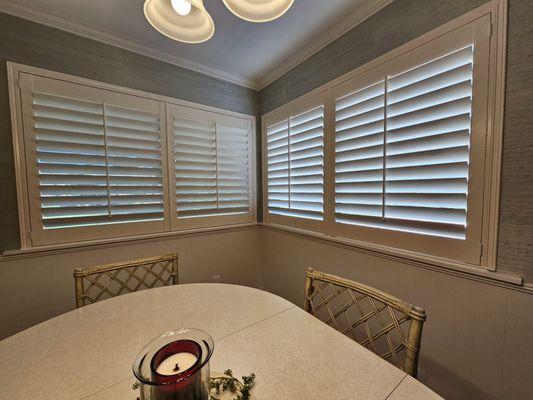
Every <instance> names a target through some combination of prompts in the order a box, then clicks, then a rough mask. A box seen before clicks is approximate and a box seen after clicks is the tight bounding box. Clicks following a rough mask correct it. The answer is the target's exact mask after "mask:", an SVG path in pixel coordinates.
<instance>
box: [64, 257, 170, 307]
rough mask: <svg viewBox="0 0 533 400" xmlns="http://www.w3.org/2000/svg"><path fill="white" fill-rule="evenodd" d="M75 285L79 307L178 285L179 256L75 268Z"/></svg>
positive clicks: (77, 305)
mask: <svg viewBox="0 0 533 400" xmlns="http://www.w3.org/2000/svg"><path fill="white" fill-rule="evenodd" d="M74 283H75V290H76V307H77V308H79V307H83V306H85V305H87V304H90V303H96V302H97V301H99V300H104V299H107V298H110V297H115V296H119V295H121V294H125V293H131V292H136V291H138V290H142V289H150V288H153V287H158V286H169V285H177V284H178V283H179V279H178V255H177V254H176V253H172V254H169V255H166V256H160V257H149V258H142V259H138V260H129V261H125V262H119V263H113V264H105V265H97V266H94V267H90V268H76V269H75V270H74Z"/></svg>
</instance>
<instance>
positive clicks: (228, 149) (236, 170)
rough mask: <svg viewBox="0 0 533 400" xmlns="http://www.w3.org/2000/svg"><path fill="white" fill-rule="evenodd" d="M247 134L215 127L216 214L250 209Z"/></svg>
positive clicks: (237, 129) (248, 132)
mask: <svg viewBox="0 0 533 400" xmlns="http://www.w3.org/2000/svg"><path fill="white" fill-rule="evenodd" d="M249 136H250V131H249V130H247V129H242V128H233V127H231V126H224V125H222V124H218V125H217V181H218V186H217V191H218V211H219V213H243V212H248V211H249V209H250V185H251V182H250V173H249V164H250V159H249V149H250V138H249Z"/></svg>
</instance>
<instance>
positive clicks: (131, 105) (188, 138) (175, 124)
mask: <svg viewBox="0 0 533 400" xmlns="http://www.w3.org/2000/svg"><path fill="white" fill-rule="evenodd" d="M10 68H12V70H13V73H14V75H15V78H16V79H12V81H14V82H11V84H12V88H11V89H12V93H15V95H16V96H17V97H18V98H19V101H18V102H17V104H20V108H18V107H15V112H16V113H18V115H19V122H20V124H19V125H18V126H20V127H21V129H15V130H14V138H15V150H16V151H17V149H18V150H19V153H18V154H19V159H20V160H25V163H24V164H23V165H20V167H21V169H22V170H23V171H25V173H21V174H19V176H18V177H17V178H18V185H19V186H18V187H19V194H21V196H20V197H19V199H20V198H22V199H23V201H22V202H21V205H20V208H21V212H20V214H21V215H20V218H21V228H22V229H21V236H22V238H23V240H22V242H23V247H31V246H40V245H49V244H58V243H67V242H74V241H83V240H94V239H102V238H113V237H120V236H132V235H140V234H151V233H161V232H168V231H177V230H180V229H190V228H198V227H211V226H217V225H227V224H238V223H246V222H252V221H253V220H254V215H253V208H254V207H253V191H252V190H253V176H252V171H253V168H252V165H253V164H252V162H253V128H252V127H253V118H251V117H245V116H237V115H232V113H225V112H224V111H222V110H221V111H215V110H213V111H212V110H206V109H200V108H193V107H189V106H183V105H177V104H172V103H170V102H168V101H163V100H162V99H159V98H157V96H152V95H149V94H143V93H141V94H138V93H135V95H133V94H129V93H126V91H127V90H125V89H120V88H114V87H110V86H109V85H105V84H99V83H97V82H90V81H85V80H82V79H78V78H74V77H69V76H65V75H62V74H54V73H50V72H48V71H42V70H37V69H34V68H31V67H25V66H19V65H13V64H12V65H11V66H10ZM35 72H39V73H35ZM16 82H18V84H16ZM14 126H17V125H14ZM168 171H172V172H171V173H168Z"/></svg>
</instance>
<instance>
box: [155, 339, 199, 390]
mask: <svg viewBox="0 0 533 400" xmlns="http://www.w3.org/2000/svg"><path fill="white" fill-rule="evenodd" d="M201 366H202V348H201V347H200V345H199V344H198V343H196V342H195V341H193V340H176V341H174V342H171V343H169V344H167V345H165V346H163V347H162V348H161V349H159V350H158V351H157V352H156V353H155V354H154V356H153V357H152V360H151V362H150V370H151V375H152V382H153V383H155V384H156V385H154V386H152V398H153V399H154V400H197V399H198V400H199V399H201V398H202V387H201V373H200V369H201Z"/></svg>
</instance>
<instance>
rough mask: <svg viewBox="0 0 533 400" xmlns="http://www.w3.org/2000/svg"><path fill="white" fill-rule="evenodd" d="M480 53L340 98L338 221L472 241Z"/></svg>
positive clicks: (455, 56)
mask: <svg viewBox="0 0 533 400" xmlns="http://www.w3.org/2000/svg"><path fill="white" fill-rule="evenodd" d="M473 53H474V51H473V46H472V45H469V46H467V47H465V48H462V49H459V50H456V51H453V52H451V53H450V54H446V55H444V56H442V57H440V58H437V59H433V60H431V61H428V62H426V63H424V64H421V65H417V66H415V67H414V68H412V69H410V70H408V71H404V72H401V73H399V74H396V75H394V76H390V75H387V76H385V77H384V78H383V80H382V81H380V82H378V83H376V84H373V85H371V86H369V87H367V88H364V89H360V90H357V91H356V92H354V93H350V94H348V95H346V96H343V97H341V98H337V99H335V221H337V222H340V223H347V224H356V225H361V226H367V227H377V228H385V229H393V230H398V231H403V232H413V233H422V234H427V235H435V236H442V237H450V238H457V239H465V237H466V222H467V221H466V215H467V196H468V167H469V146H470V131H471V125H472V120H471V114H472V73H473V66H472V63H473Z"/></svg>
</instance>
